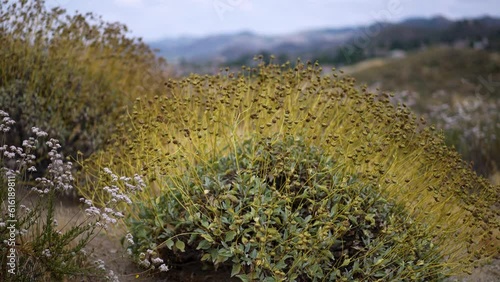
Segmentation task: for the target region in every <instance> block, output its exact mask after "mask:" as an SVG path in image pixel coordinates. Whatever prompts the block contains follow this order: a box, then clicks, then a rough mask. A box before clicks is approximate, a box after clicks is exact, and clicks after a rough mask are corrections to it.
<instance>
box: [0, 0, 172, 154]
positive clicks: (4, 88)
mask: <svg viewBox="0 0 500 282" xmlns="http://www.w3.org/2000/svg"><path fill="white" fill-rule="evenodd" d="M126 32H127V28H126V27H125V26H123V25H121V24H118V23H105V22H103V21H102V20H101V19H98V18H96V17H95V16H94V15H93V14H90V13H89V14H75V15H69V14H66V12H65V11H64V10H62V9H60V8H54V9H53V10H50V11H48V10H47V9H46V8H45V6H44V1H41V0H28V1H2V4H1V5H0V42H2V44H1V46H0V108H3V109H9V111H10V114H11V116H12V118H13V119H15V120H17V121H18V126H17V130H18V131H20V132H19V135H20V137H19V138H20V139H22V138H23V136H26V135H27V132H29V129H30V128H31V127H32V126H35V125H36V126H39V127H41V128H43V129H45V130H46V131H48V132H49V133H50V134H51V135H52V136H57V137H59V139H60V140H61V142H62V144H63V145H64V148H65V150H66V151H65V153H68V154H72V155H74V154H76V152H77V150H80V151H82V152H83V153H84V154H85V155H89V154H90V153H91V152H93V151H94V150H95V149H96V148H98V147H99V146H100V145H102V144H103V143H104V142H105V141H106V140H107V139H108V138H109V136H110V133H111V132H112V131H113V128H114V126H113V122H114V121H115V120H116V119H117V117H118V116H119V115H120V114H122V113H124V112H125V108H126V107H127V106H128V105H130V104H131V101H133V98H132V97H134V98H135V97H136V96H138V95H147V94H148V93H150V94H151V95H152V96H153V94H152V93H154V92H155V91H156V90H157V89H158V86H159V85H161V81H162V80H163V77H162V66H163V65H164V62H163V61H161V60H158V59H157V58H156V57H155V55H154V53H153V52H152V51H151V50H150V49H149V48H148V47H147V46H146V45H145V44H144V43H142V42H141V41H140V40H136V39H130V38H128V37H127V36H126Z"/></svg>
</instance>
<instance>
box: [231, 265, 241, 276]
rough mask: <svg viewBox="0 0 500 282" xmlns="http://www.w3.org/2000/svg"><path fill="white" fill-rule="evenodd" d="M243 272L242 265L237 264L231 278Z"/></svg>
mask: <svg viewBox="0 0 500 282" xmlns="http://www.w3.org/2000/svg"><path fill="white" fill-rule="evenodd" d="M240 271H241V264H239V263H235V264H233V269H232V270H231V277H234V276H235V275H236V274H239V273H240Z"/></svg>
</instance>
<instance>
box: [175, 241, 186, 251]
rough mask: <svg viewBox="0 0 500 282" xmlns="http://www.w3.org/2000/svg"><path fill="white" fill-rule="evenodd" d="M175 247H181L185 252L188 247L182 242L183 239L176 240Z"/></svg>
mask: <svg viewBox="0 0 500 282" xmlns="http://www.w3.org/2000/svg"><path fill="white" fill-rule="evenodd" d="M175 247H176V248H177V249H179V250H180V251H181V252H184V251H185V250H184V248H186V244H184V242H182V241H181V240H177V242H175Z"/></svg>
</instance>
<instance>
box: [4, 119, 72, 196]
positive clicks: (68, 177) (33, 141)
mask: <svg viewBox="0 0 500 282" xmlns="http://www.w3.org/2000/svg"><path fill="white" fill-rule="evenodd" d="M0 117H1V118H2V121H1V122H0V128H1V130H0V131H3V132H8V131H9V130H8V129H10V126H12V125H13V124H14V123H15V122H14V121H12V120H11V119H10V117H9V115H8V114H7V113H6V112H5V111H2V110H0ZM31 131H32V132H33V134H34V135H35V136H36V137H29V138H28V139H26V140H23V141H22V146H21V147H16V146H8V145H6V144H4V145H2V146H1V147H0V162H2V159H3V158H6V159H7V160H8V161H7V162H5V161H3V162H2V163H4V166H3V167H2V170H3V171H4V173H5V174H6V175H7V176H8V175H22V174H23V173H26V172H27V173H33V172H36V171H37V169H36V166H35V165H36V159H37V157H36V156H35V155H34V154H33V152H35V151H36V150H37V146H38V144H39V139H41V138H44V137H47V136H48V134H47V132H45V131H43V130H41V129H39V128H37V127H32V128H31ZM45 144H46V145H47V146H48V147H49V149H50V151H49V152H48V156H49V158H50V163H49V165H48V166H47V170H46V175H45V176H44V177H38V178H36V179H35V182H36V183H37V184H36V185H35V187H32V188H31V190H32V191H35V192H37V193H39V194H42V195H43V194H47V193H49V192H50V190H51V189H55V190H60V191H64V192H66V191H68V190H71V189H73V185H72V183H73V181H74V178H73V174H72V172H71V170H72V163H71V162H65V161H64V158H63V156H62V154H60V153H59V152H58V150H59V149H60V148H61V145H60V144H59V141H58V140H56V139H50V140H49V141H47V142H46V143H45Z"/></svg>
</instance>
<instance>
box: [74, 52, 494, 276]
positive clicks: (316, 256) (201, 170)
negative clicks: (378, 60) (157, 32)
mask: <svg viewBox="0 0 500 282" xmlns="http://www.w3.org/2000/svg"><path fill="white" fill-rule="evenodd" d="M321 72H322V69H321V67H320V66H319V65H317V64H312V63H302V62H300V61H298V62H297V64H296V65H295V66H292V65H290V64H284V65H276V64H269V65H266V64H264V63H260V64H259V66H258V67H255V68H249V67H243V68H242V71H240V72H239V73H229V72H222V73H220V74H218V75H214V76H209V75H206V76H199V75H191V76H189V77H187V78H184V79H180V80H169V81H168V83H167V85H166V91H165V92H164V93H163V94H162V95H158V96H157V97H154V98H142V99H137V101H136V103H135V105H134V107H133V109H132V110H131V111H130V113H129V115H128V116H125V117H123V118H122V119H121V120H120V121H119V122H117V124H118V125H119V128H118V129H117V131H118V134H117V135H116V136H115V138H114V146H112V147H109V148H108V149H107V150H105V151H102V152H99V153H97V154H95V155H94V156H93V157H92V158H91V159H89V160H88V161H86V162H85V163H83V166H84V168H85V170H84V171H83V172H82V174H83V175H82V178H81V179H87V183H100V182H102V179H103V175H102V174H101V173H99V171H100V170H101V169H102V168H103V167H109V168H111V169H112V170H113V171H116V172H117V173H119V174H122V175H133V174H134V173H138V174H140V175H141V176H143V177H144V179H145V181H146V186H147V188H146V189H144V190H143V191H142V192H141V193H138V194H136V195H135V196H134V197H133V199H132V202H134V203H135V205H133V206H131V207H130V209H131V210H130V211H129V212H128V214H130V215H131V216H130V217H129V218H128V219H127V220H126V224H128V226H129V229H130V231H131V233H133V235H135V237H136V238H134V239H135V241H133V243H134V244H133V245H132V246H130V248H131V249H132V250H135V251H136V252H137V253H138V256H139V258H138V259H139V260H141V263H142V264H144V265H149V266H151V265H154V263H151V262H148V259H152V258H154V256H161V255H163V257H162V258H163V259H164V260H165V261H168V262H170V263H175V262H176V261H182V260H183V257H184V256H188V255H193V251H194V255H193V256H192V257H194V258H195V259H198V260H204V261H207V262H211V263H213V264H214V265H216V266H219V265H221V264H225V263H232V264H233V265H234V266H233V268H232V270H233V274H238V275H240V274H241V275H242V276H240V278H242V279H245V278H246V277H250V278H252V279H253V278H255V277H257V278H258V279H264V278H265V279H281V278H283V277H284V276H287V277H291V278H293V277H295V278H297V279H298V280H301V279H319V280H323V279H330V278H332V277H336V278H338V279H340V278H341V277H343V279H350V277H352V278H354V279H356V278H358V279H367V280H375V279H384V280H385V279H389V280H391V279H392V278H394V277H396V278H394V279H396V280H398V279H399V278H401V279H403V280H405V279H408V280H410V279H415V280H426V279H439V277H438V276H433V275H436V274H437V273H438V272H439V273H442V274H443V275H445V276H446V275H450V274H453V273H461V272H466V271H468V270H470V268H471V267H472V266H473V265H476V264H477V263H481V262H484V261H485V260H486V259H487V258H489V257H491V256H492V255H493V254H496V253H498V246H499V237H498V233H497V232H498V227H499V224H498V209H495V208H493V207H494V205H496V204H497V203H498V202H499V194H500V193H499V187H498V186H496V187H495V186H492V185H491V184H489V183H488V182H487V181H485V180H484V179H482V178H480V177H478V176H477V175H476V174H475V173H474V172H473V171H472V170H471V168H470V167H469V165H468V164H467V163H465V162H464V161H462V160H461V159H460V157H459V155H458V154H457V153H456V152H455V151H453V150H451V149H449V148H448V147H446V146H445V145H444V143H443V137H442V136H441V135H440V134H439V133H437V132H435V129H434V128H433V127H427V126H426V125H425V121H424V120H420V119H417V118H416V117H415V116H414V115H413V114H412V113H411V112H410V111H409V110H408V109H407V108H406V107H395V106H393V105H392V104H391V103H390V97H389V95H387V94H385V93H371V92H369V91H367V90H366V89H365V88H359V87H356V85H355V81H354V80H353V79H352V78H349V77H344V76H343V75H342V74H339V73H337V72H333V73H332V74H331V75H330V76H323V75H321ZM291 140H300V142H299V143H293V142H292V143H290V142H291ZM246 142H249V143H246ZM288 150H290V153H289V155H287V154H288V153H287V152H288ZM294 174H297V176H295V175H294ZM322 176H323V177H322ZM80 187H83V188H81V189H80V193H81V194H82V195H84V196H85V197H87V198H89V199H92V200H93V201H94V203H105V202H106V201H107V200H108V199H107V198H106V195H104V194H103V193H102V192H101V191H99V190H97V189H93V187H94V186H93V185H87V186H86V187H85V185H80ZM97 187H99V185H97ZM122 189H126V187H122ZM124 191H125V190H124ZM252 193H253V194H254V195H252ZM256 195H258V196H257V197H256ZM384 203H385V204H384ZM335 204H338V208H342V209H341V210H338V211H334V209H333V207H334V206H335ZM321 207H322V208H321ZM285 209H287V211H284V210H285ZM283 215H287V216H288V217H283ZM277 218H279V220H280V221H281V222H278V221H277ZM294 220H295V221H294ZM315 224H316V225H315ZM342 226H344V229H343V228H342ZM391 227H392V228H391ZM320 229H321V230H322V231H320ZM325 230H326V231H325ZM231 231H232V232H231ZM259 232H260V233H259ZM325 232H326V233H325ZM328 232H331V233H328ZM299 234H302V235H299ZM306 234H309V235H306ZM226 236H227V237H226ZM300 236H302V237H300ZM128 238H129V239H130V236H129V237H128ZM320 238H323V239H324V240H323V241H322V240H320ZM368 238H369V240H368ZM251 239H253V240H254V242H250V240H251ZM245 240H248V241H247V242H245ZM335 240H338V241H339V242H342V243H341V244H340V246H339V245H338V243H339V242H337V241H335ZM129 241H130V242H132V240H129ZM320 242H323V243H324V244H326V245H321V244H320ZM314 245H318V246H321V247H319V248H313V247H312V246H314ZM287 246H288V248H287ZM367 246H369V247H367ZM365 247H367V248H366V249H365ZM241 248H243V249H241ZM245 248H248V249H247V250H245ZM304 248H306V249H307V250H306V249H304ZM148 249H149V250H150V251H149V252H148ZM337 249H338V251H339V252H340V253H336V251H337ZM141 250H145V252H142V254H141ZM245 252H249V253H248V256H252V258H255V260H253V259H252V260H251V261H248V260H247V259H246V254H245ZM290 254H294V255H296V256H295V257H293V258H289V257H287V256H288V255H290ZM346 255H349V257H347V256H346ZM328 258H329V259H328ZM400 258H402V259H400ZM348 259H349V260H348ZM248 263H250V264H248ZM238 265H240V267H239V266H238ZM323 267H325V268H323ZM420 267H421V268H420ZM320 268H321V269H323V271H322V272H321V271H317V270H318V269H320ZM360 269H362V270H360ZM316 271H317V273H318V274H317V275H318V276H315V274H314V273H315V272H316ZM244 275H247V276H244ZM398 275H400V276H398Z"/></svg>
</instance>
